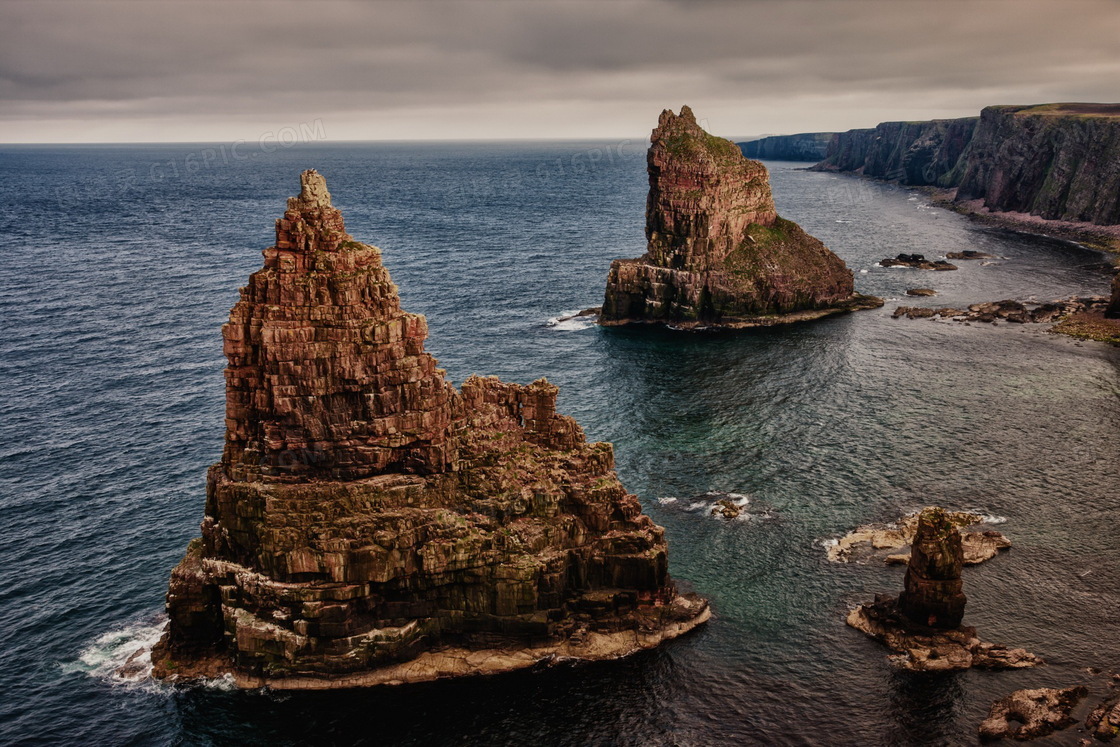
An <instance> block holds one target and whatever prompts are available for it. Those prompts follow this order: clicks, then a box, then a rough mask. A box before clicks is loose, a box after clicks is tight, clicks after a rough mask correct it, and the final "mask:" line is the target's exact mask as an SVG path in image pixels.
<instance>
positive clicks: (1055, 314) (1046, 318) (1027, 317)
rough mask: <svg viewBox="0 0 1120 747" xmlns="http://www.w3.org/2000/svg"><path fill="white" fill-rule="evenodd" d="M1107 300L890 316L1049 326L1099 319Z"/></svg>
mask: <svg viewBox="0 0 1120 747" xmlns="http://www.w3.org/2000/svg"><path fill="white" fill-rule="evenodd" d="M1107 304H1108V299H1107V298H1106V297H1104V296H1083V297H1080V298H1067V299H1062V300H1058V301H1049V302H1046V303H1027V302H1023V301H1016V300H1014V299H1005V300H1003V301H985V302H983V303H974V304H971V305H970V306H969V307H968V308H967V309H958V308H955V307H950V306H944V307H940V308H931V307H925V306H899V307H897V308H896V309H895V310H894V313H892V314H891V317H893V318H894V319H898V318H899V317H903V316H904V317H906V318H907V319H931V318H934V317H937V318H940V319H952V320H953V321H957V322H981V323H985V324H991V323H993V322H1000V321H1005V322H1011V323H1012V324H1050V323H1053V322H1058V321H1061V320H1063V319H1065V318H1067V317H1070V316H1074V315H1096V316H1103V314H1104V311H1105V307H1106V306H1107Z"/></svg>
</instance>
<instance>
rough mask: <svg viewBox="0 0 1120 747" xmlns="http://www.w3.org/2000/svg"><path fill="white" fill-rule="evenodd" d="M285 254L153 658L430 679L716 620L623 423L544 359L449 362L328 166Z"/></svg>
mask: <svg viewBox="0 0 1120 747" xmlns="http://www.w3.org/2000/svg"><path fill="white" fill-rule="evenodd" d="M264 256H265V264H264V267H263V268H262V269H260V270H258V271H257V272H255V273H254V274H253V275H252V277H251V278H250V279H249V284H248V285H247V286H246V287H245V288H243V289H242V291H241V300H240V301H239V302H238V303H237V304H236V305H235V306H234V308H233V309H232V311H231V312H230V319H229V322H228V323H227V324H226V325H225V326H224V327H223V338H224V341H225V353H226V356H227V358H228V361H229V364H228V366H227V368H226V393H227V401H226V410H227V412H226V415H227V417H226V426H227V430H226V447H225V451H224V453H223V456H222V460H221V462H220V463H218V464H216V465H214V466H213V467H212V468H211V469H210V472H209V476H208V480H207V498H206V508H205V518H204V520H203V522H202V537H201V538H200V539H197V540H195V541H193V542H192V543H191V545H190V547H189V548H188V550H187V553H186V557H185V558H184V559H183V561H182V562H181V563H180V564H179V566H178V567H176V568H175V570H174V571H173V573H172V575H171V582H170V586H169V589H168V594H167V610H168V616H169V618H170V623H169V628H168V630H167V633H166V634H165V636H164V637H163V639H162V640H161V641H160V643H159V644H158V645H157V646H156V647H155V649H154V651H153V663H154V674H155V676H157V677H160V678H164V679H176V680H182V679H190V678H194V677H215V676H230V677H232V678H233V680H234V682H236V684H238V685H239V686H243V687H257V686H263V685H267V686H269V687H272V688H274V689H323V688H335V687H352V686H367V685H377V684H394V683H401V682H415V681H423V680H431V679H437V678H442V677H451V676H460V675H468V674H486V673H496V672H502V671H508V670H512V669H518V668H524V667H528V666H533V665H537V664H540V663H542V662H544V663H548V662H551V661H557V660H563V659H587V660H595V659H610V658H617V657H619V656H624V655H626V654H629V653H633V652H635V651H638V650H641V649H644V648H649V647H652V646H655V645H657V644H659V643H660V642H662V641H664V640H667V639H670V638H673V637H675V636H678V635H680V634H682V633H684V632H687V631H688V630H690V629H692V628H693V627H695V626H696V625H699V624H700V623H702V622H704V621H705V620H706V619H707V617H708V614H709V613H708V607H707V603H706V602H705V601H704V600H703V599H701V598H699V597H697V596H695V595H691V594H682V593H679V592H678V591H677V589H676V587H675V585H674V583H673V581H672V580H671V579H670V577H669V575H668V555H667V548H666V544H665V538H664V532H663V530H662V529H661V528H660V527H658V526H656V525H655V524H654V523H653V522H652V521H651V520H650V519H649V518H648V517H647V516H645V515H644V514H643V513H642V510H641V506H640V504H639V503H638V500H637V498H636V497H635V496H633V495H631V494H629V493H627V492H626V490H625V489H624V488H623V486H622V485H621V484H620V483H619V481H618V479H617V477H616V476H615V474H614V472H613V452H612V448H611V446H610V444H605V443H588V442H587V441H586V439H585V438H584V435H583V431H582V429H581V428H580V427H579V425H578V424H577V423H576V422H575V421H574V420H572V419H571V418H569V417H566V416H564V415H561V414H558V413H557V412H556V394H557V388H556V387H555V386H553V385H552V384H550V383H548V382H547V381H546V380H544V379H541V380H539V381H536V382H534V383H533V384H531V385H528V386H519V385H517V384H508V383H504V382H501V381H499V380H498V379H496V378H483V377H477V376H472V377H471V378H469V379H467V380H466V381H465V382H464V383H463V385H462V388H461V389H456V388H455V387H454V386H453V385H452V384H451V383H449V382H448V381H447V380H446V378H445V376H444V372H443V371H442V370H441V369H439V368H438V367H437V363H436V360H435V359H434V358H432V357H431V356H430V355H429V354H427V353H426V352H425V351H424V340H425V338H426V336H427V327H426V324H425V321H424V318H423V317H421V316H418V315H415V314H410V313H408V312H406V311H404V310H402V309H401V308H400V303H399V298H398V295H397V289H396V286H394V285H393V283H392V281H391V280H390V278H389V273H388V271H387V270H386V268H385V267H384V265H383V264H382V263H381V256H380V252H379V251H378V250H377V249H376V248H375V247H372V246H369V245H366V244H362V243H360V242H358V241H355V240H354V239H353V238H352V237H351V236H350V235H348V234H347V233H346V231H345V228H344V224H343V219H342V214H341V213H340V212H339V210H338V209H337V208H335V207H333V205H332V204H331V197H330V194H329V193H328V191H327V188H326V183H325V181H324V179H323V177H322V176H321V175H319V174H318V173H316V172H315V171H307V172H304V173H303V174H302V175H301V191H300V194H299V196H298V197H293V198H291V199H290V200H289V201H288V206H287V210H286V211H285V213H284V216H283V217H282V218H281V219H279V220H278V221H277V224H276V244H275V245H274V246H273V247H271V248H269V249H267V250H265V252H264Z"/></svg>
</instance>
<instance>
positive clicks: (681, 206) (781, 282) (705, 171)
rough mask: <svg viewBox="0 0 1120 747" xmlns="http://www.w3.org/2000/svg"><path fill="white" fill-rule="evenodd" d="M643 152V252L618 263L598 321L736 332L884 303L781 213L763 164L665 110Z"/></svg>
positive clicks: (684, 114) (690, 118) (688, 113)
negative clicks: (862, 290)
mask: <svg viewBox="0 0 1120 747" xmlns="http://www.w3.org/2000/svg"><path fill="white" fill-rule="evenodd" d="M650 142H651V145H650V148H649V151H648V155H647V162H648V171H649V184H650V189H649V196H648V199H647V202H646V239H647V241H648V244H647V251H646V254H645V255H644V256H642V257H640V258H638V259H631V260H615V261H614V262H613V263H612V264H611V267H610V272H609V274H608V277H607V288H606V294H605V299H604V301H603V307H602V311H601V314H600V316H599V323H600V324H602V325H604V326H618V325H624V324H641V323H653V324H667V325H670V326H674V327H677V328H683V329H697V328H715V327H722V328H738V327H751V326H765V325H770V324H779V323H783V322H793V321H804V320H808V319H814V318H819V317H821V316H826V315H829V314H834V313H839V312H843V311H852V310H855V309H859V308H873V307H877V306H880V305H882V301H881V300H880V299H877V298H871V297H867V296H861V295H859V294H857V293H855V291H854V288H853V279H852V272H851V270H849V269H848V268H847V266H846V265H845V264H844V262H843V260H841V259H840V258H839V257H837V256H836V255H835V254H833V253H832V252H831V251H829V250H828V248H826V247H825V246H824V244H822V243H821V242H820V241H818V240H817V239H815V238H813V237H812V236H810V235H809V234H807V233H805V231H803V230H802V229H801V227H800V226H798V225H797V224H796V223H794V222H792V221H789V220H785V219H783V218H781V217H779V216H778V213H777V211H776V209H775V207H774V201H773V198H772V196H771V194H770V184H769V177H768V173H767V171H766V167H765V166H763V165H762V164H761V163H759V162H757V161H752V160H750V159H747V158H745V157H744V156H743V154H742V152H741V151H740V150H739V148H738V147H737V146H736V145H735V144H734V143H732V142H731V141H730V140H725V139H723V138H720V137H716V136H713V135H710V134H708V133H707V132H705V131H704V130H703V128H701V127H700V125H699V124H698V123H697V122H696V117H695V116H694V115H693V113H692V110H691V109H689V108H688V107H687V106H685V107H682V108H681V111H680V114H674V113H673V112H672V111H669V110H665V111H663V112H662V113H661V116H660V118H659V120H658V124H657V128H656V129H654V131H653V133H652V135H651V137H650Z"/></svg>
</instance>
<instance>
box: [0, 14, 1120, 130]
mask: <svg viewBox="0 0 1120 747" xmlns="http://www.w3.org/2000/svg"><path fill="white" fill-rule="evenodd" d="M1118 38H1120V7H1118V5H1117V4H1116V3H1114V2H1112V1H1111V0H1100V1H1097V0H973V1H966V0H936V1H932V0H931V1H930V2H919V1H917V0H912V1H911V0H907V1H900V0H885V1H881V2H875V1H872V0H817V1H808V0H805V1H802V0H794V1H793V2H779V1H778V0H754V1H745V2H720V1H718V0H711V1H705V2H695V1H690V2H684V1H683V0H675V1H674V0H617V1H616V2H581V1H572V2H563V1H561V2H546V1H543V0H538V1H532V0H526V1H523V2H518V1H517V0H493V1H491V2H483V1H481V0H478V1H468V0H460V1H455V0H448V1H445V2H415V1H411V2H394V1H389V0H383V1H380V2H357V1H355V2H319V3H306V2H229V1H228V0H227V1H225V2H190V3H186V2H182V3H176V2H120V1H118V2H58V1H52V0H30V1H24V0H8V2H5V3H2V4H0V140H9V139H26V137H27V133H28V132H30V131H31V130H30V129H29V128H30V126H31V124H33V123H34V122H35V121H36V120H37V119H41V120H43V121H44V122H47V121H49V122H50V123H51V126H52V127H53V128H54V129H53V130H52V132H54V131H55V130H57V131H59V132H65V131H66V127H67V125H66V122H67V121H73V122H74V123H75V127H76V128H77V127H80V125H81V124H82V123H83V122H88V121H94V120H96V121H100V122H108V123H111V122H114V121H116V122H119V123H120V126H121V131H122V133H124V132H135V131H137V128H140V127H142V126H144V125H143V123H144V122H150V121H163V122H165V123H167V124H166V126H168V127H174V123H175V122H176V121H181V122H184V123H188V122H190V121H192V120H198V121H203V120H205V121H206V122H207V126H208V127H210V128H212V129H213V128H217V129H216V130H215V131H217V130H220V129H221V125H222V123H223V122H228V123H229V125H230V127H229V129H230V131H231V132H232V131H233V130H234V129H236V125H237V124H238V123H241V122H246V121H258V122H263V121H276V120H277V118H278V117H288V118H308V117H335V118H336V119H338V120H340V121H347V122H351V123H356V122H357V121H359V119H360V118H361V116H368V117H369V118H370V122H371V126H374V125H378V123H379V122H389V121H391V120H393V119H394V118H397V119H400V118H406V119H407V118H409V117H411V118H412V119H411V120H410V121H412V122H415V117H416V116H419V115H417V114H415V113H418V112H424V113H438V112H440V111H444V112H447V113H448V115H451V114H453V113H454V114H456V115H457V116H447V117H444V118H443V121H442V122H441V121H440V120H439V118H438V117H435V118H434V119H433V121H431V122H427V123H425V124H424V126H422V127H420V128H417V127H416V126H415V124H411V125H410V126H409V128H408V131H402V132H401V133H400V134H399V135H398V136H399V137H409V136H416V135H417V133H419V135H420V136H439V135H440V132H441V129H440V128H441V127H442V128H443V130H442V131H443V133H444V136H446V137H454V136H456V135H457V134H462V133H461V132H459V131H457V130H456V129H453V123H457V122H458V121H459V116H458V115H461V116H462V118H463V119H464V120H466V121H476V122H477V123H478V126H479V127H482V126H483V124H484V121H485V110H486V108H487V107H495V108H496V110H501V111H503V112H505V113H506V114H507V115H508V114H509V113H510V112H514V113H516V112H519V111H520V112H522V114H523V116H516V117H513V118H512V119H517V120H519V121H520V120H525V121H534V118H535V117H536V116H537V115H536V114H535V113H534V108H536V109H537V111H538V112H539V111H543V109H542V107H553V106H558V105H559V106H567V107H568V109H567V111H569V112H571V122H570V123H569V122H557V123H556V124H557V127H556V128H554V129H555V131H557V132H560V131H570V132H571V134H573V135H593V134H596V133H595V132H591V131H589V130H587V127H588V123H589V122H592V123H594V124H596V126H600V127H602V128H603V134H615V133H618V132H635V131H638V132H640V131H642V130H645V129H648V126H647V125H648V123H649V122H650V121H651V120H652V119H653V118H654V117H655V116H656V113H657V112H658V111H660V109H661V108H664V107H665V106H674V107H676V106H679V105H680V104H681V103H683V102H693V103H697V104H700V103H702V104H704V105H706V106H707V107H709V111H710V112H711V113H712V114H713V116H716V115H718V119H719V121H720V122H732V121H735V119H736V118H737V117H738V118H739V123H737V124H735V127H736V128H737V130H738V131H740V132H758V131H761V130H760V129H758V128H769V127H773V126H775V124H777V125H778V126H783V123H786V122H788V125H784V126H787V127H788V128H789V129H809V128H832V127H840V126H843V125H844V124H851V122H850V119H851V118H853V117H854V116H855V115H856V114H858V111H857V108H859V109H863V110H867V111H868V113H869V117H868V120H867V121H865V122H862V124H867V125H870V124H874V123H875V121H877V120H873V119H872V118H871V116H878V115H879V113H880V112H882V111H887V112H889V111H891V110H892V107H893V108H897V109H898V111H897V114H896V115H895V116H894V118H907V119H909V118H918V116H929V112H919V113H913V112H911V111H909V110H903V109H902V107H910V108H913V106H914V102H923V105H924V107H925V108H927V109H929V110H930V111H933V112H935V113H936V112H941V114H942V115H945V116H953V115H959V114H960V113H967V112H969V111H975V110H976V109H978V108H979V106H980V105H982V104H984V103H995V102H999V101H1003V102H1006V101H1012V100H1015V99H1016V98H1017V97H1022V96H1047V97H1052V98H1053V97H1057V98H1067V99H1068V98H1071V97H1073V95H1074V94H1076V97H1077V98H1095V99H1115V97H1116V96H1115V88H1114V81H1115V80H1117V72H1120V71H1118V70H1117V67H1118V63H1117V60H1118V59H1120V58H1118V56H1117V54H1116V53H1117V47H1118V43H1117V41H1116V40H1117V39H1118ZM1067 93H1068V95H1067ZM829 102H832V104H829ZM830 105H831V106H835V107H836V108H835V109H834V110H833V112H832V114H831V115H830V114H829V112H828V111H827V107H828V106H830ZM519 107H520V109H519ZM760 111H761V112H764V113H763V114H760V113H759V112H760ZM783 111H784V112H785V115H782V114H781V112H783ZM598 112H602V113H603V115H604V116H603V118H602V119H600V120H596V119H595V116H594V115H595V113H598ZM410 113H413V114H410ZM702 114H703V112H702ZM783 116H784V118H783ZM639 123H642V124H641V125H639ZM455 126H457V124H456V125H455ZM505 126H506V125H503V123H502V122H496V123H494V128H493V129H492V130H491V131H490V132H492V134H493V135H494V136H498V137H503V136H504V137H510V136H519V135H520V136H527V137H532V136H536V135H540V134H542V132H543V131H541V130H538V129H534V130H531V131H525V132H518V131H511V130H509V129H503V127H505ZM354 128H355V132H357V131H359V129H360V128H357V126H356V125H355V126H354ZM565 128H567V129H565ZM608 130H609V132H608ZM102 131H103V130H99V131H98V132H99V133H100V132H102ZM208 131H209V130H208ZM374 131H375V132H376V133H377V134H378V135H384V132H382V131H381V130H377V129H376V127H374ZM483 131H485V130H483ZM75 132H77V130H75ZM552 133H553V129H550V130H548V134H552ZM466 134H468V135H473V134H474V133H470V132H468V133H466ZM343 135H344V136H353V135H352V134H351V133H349V132H348V131H347V132H344V133H343ZM60 136H61V135H60Z"/></svg>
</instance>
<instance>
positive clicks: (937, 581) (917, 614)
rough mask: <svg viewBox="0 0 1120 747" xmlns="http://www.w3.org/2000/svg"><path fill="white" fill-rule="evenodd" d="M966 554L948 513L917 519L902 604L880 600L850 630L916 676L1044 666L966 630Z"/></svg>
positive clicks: (857, 613) (856, 615) (851, 618)
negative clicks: (867, 638) (879, 646)
mask: <svg viewBox="0 0 1120 747" xmlns="http://www.w3.org/2000/svg"><path fill="white" fill-rule="evenodd" d="M963 565H964V550H963V547H962V542H961V533H960V530H959V529H958V528H957V526H956V524H955V523H954V522H953V520H952V517H951V515H950V514H949V512H946V511H944V510H943V509H941V508H938V507H930V508H926V509H923V510H922V512H921V513H920V514H919V515H918V527H917V531H916V532H915V535H914V540H913V547H912V551H911V553H910V562H909V565H908V567H907V570H906V581H905V588H904V590H903V592H902V594H900V595H899V596H898V597H897V598H896V597H889V596H885V595H879V596H878V597H876V598H875V601H874V602H873V603H871V604H864V605H861V606H859V607H857V608H856V609H854V610H852V611H851V613H850V614H849V615H848V618H847V623H848V625H850V626H852V627H853V628H856V629H857V630H860V631H862V632H864V633H866V634H867V635H869V636H871V637H872V638H875V639H876V640H879V641H882V642H883V643H884V644H886V646H887V647H888V648H889V649H891V650H892V651H894V652H895V655H894V656H892V657H890V658H891V661H892V662H893V663H894V664H895V665H897V666H899V667H902V668H905V669H911V670H915V671H940V670H957V669H968V668H969V667H980V668H987V669H1017V668H1021V667H1030V666H1035V665H1037V664H1040V663H1042V660H1041V659H1040V658H1038V657H1037V656H1035V655H1033V654H1031V653H1028V652H1027V651H1025V650H1023V649H1009V648H1007V647H1005V646H1000V645H997V644H992V643H985V642H983V641H981V640H980V639H979V638H978V637H977V635H976V630H975V628H971V627H965V626H963V625H962V621H963V619H964V608H965V603H966V601H967V600H966V598H965V595H964V590H963V586H962V582H961V569H962V567H963Z"/></svg>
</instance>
